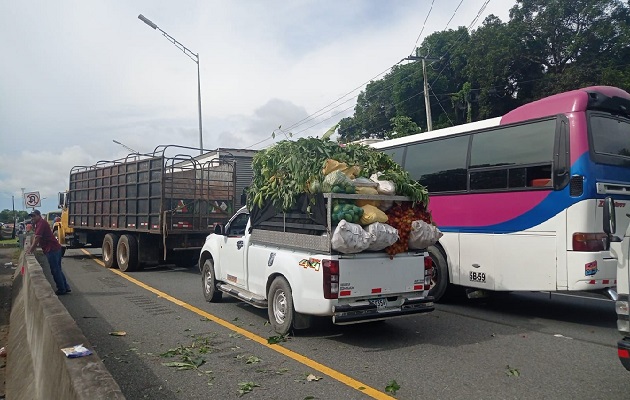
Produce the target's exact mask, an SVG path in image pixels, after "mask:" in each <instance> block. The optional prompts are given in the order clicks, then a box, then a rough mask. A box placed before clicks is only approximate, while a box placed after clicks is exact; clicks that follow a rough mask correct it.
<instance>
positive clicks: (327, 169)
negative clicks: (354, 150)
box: [322, 158, 348, 175]
mask: <svg viewBox="0 0 630 400" xmlns="http://www.w3.org/2000/svg"><path fill="white" fill-rule="evenodd" d="M346 168H348V164H346V163H342V162H339V161H337V160H333V159H332V158H329V159H328V160H326V163H325V164H324V168H323V169H322V172H323V173H324V175H328V174H330V173H331V172H333V171H337V170H340V169H346Z"/></svg>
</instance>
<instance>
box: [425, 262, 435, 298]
mask: <svg viewBox="0 0 630 400" xmlns="http://www.w3.org/2000/svg"><path fill="white" fill-rule="evenodd" d="M431 278H433V260H432V259H431V256H425V257H424V290H429V289H431Z"/></svg>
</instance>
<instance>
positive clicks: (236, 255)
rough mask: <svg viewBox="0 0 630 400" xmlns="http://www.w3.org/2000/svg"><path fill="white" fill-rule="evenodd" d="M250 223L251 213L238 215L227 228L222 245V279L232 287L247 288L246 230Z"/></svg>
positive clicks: (244, 212)
mask: <svg viewBox="0 0 630 400" xmlns="http://www.w3.org/2000/svg"><path fill="white" fill-rule="evenodd" d="M248 221H249V213H247V212H246V211H243V212H241V213H238V214H236V215H235V216H234V217H232V219H231V220H230V222H228V223H227V225H226V226H225V235H224V236H223V241H222V243H221V272H220V279H221V280H222V281H225V282H228V283H230V284H232V285H235V286H238V287H242V288H245V289H246V288H247V276H246V274H245V272H246V268H245V252H246V251H247V243H246V240H245V239H246V237H248V236H246V235H245V229H246V228H247V222H248Z"/></svg>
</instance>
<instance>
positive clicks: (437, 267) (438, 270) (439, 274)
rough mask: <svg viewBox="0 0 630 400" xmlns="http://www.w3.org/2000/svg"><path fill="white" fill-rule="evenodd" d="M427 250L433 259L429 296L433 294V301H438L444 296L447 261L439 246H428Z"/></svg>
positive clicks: (446, 282)
mask: <svg viewBox="0 0 630 400" xmlns="http://www.w3.org/2000/svg"><path fill="white" fill-rule="evenodd" d="M427 250H428V252H429V256H431V260H432V261H433V277H432V278H431V289H430V290H429V296H433V298H434V299H435V301H439V300H440V299H441V298H442V297H444V294H445V293H446V289H447V288H448V263H447V262H446V257H444V254H442V252H441V251H440V249H439V248H437V247H435V246H429V248H428V249H427Z"/></svg>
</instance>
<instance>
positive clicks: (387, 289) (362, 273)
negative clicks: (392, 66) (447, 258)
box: [339, 253, 428, 299]
mask: <svg viewBox="0 0 630 400" xmlns="http://www.w3.org/2000/svg"><path fill="white" fill-rule="evenodd" d="M422 256H423V253H403V254H397V255H396V256H395V257H394V258H393V259H390V258H389V256H388V255H387V254H384V253H360V254H355V255H343V256H340V257H339V299H350V298H358V297H364V298H366V297H375V296H379V295H381V296H382V295H393V294H400V293H408V292H413V291H421V290H423V283H424V259H423V257H422ZM427 256H428V255H427Z"/></svg>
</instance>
